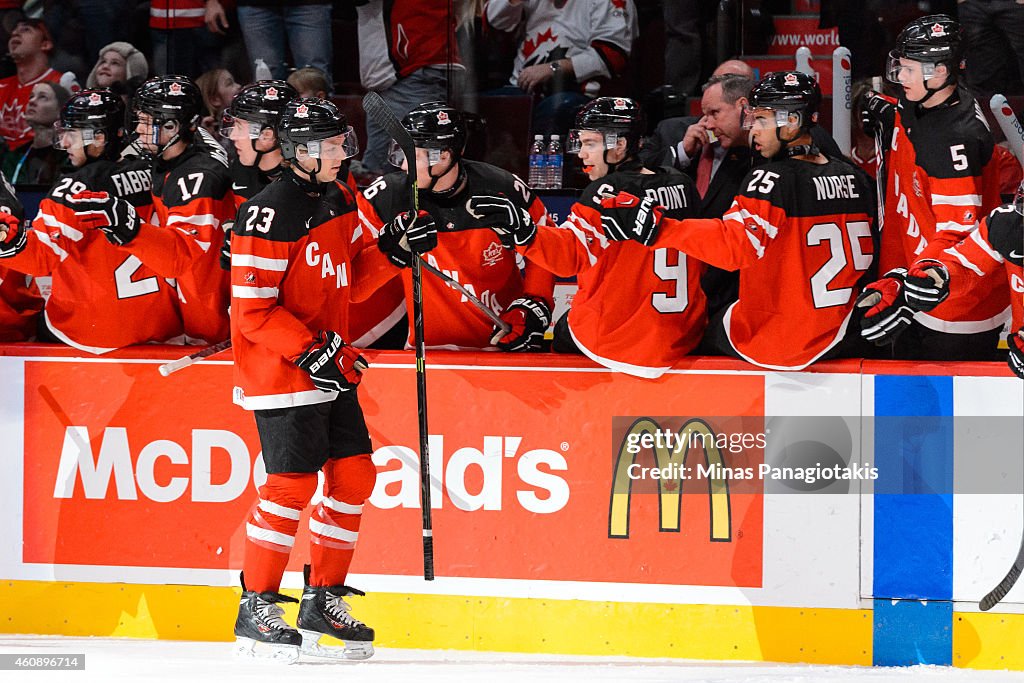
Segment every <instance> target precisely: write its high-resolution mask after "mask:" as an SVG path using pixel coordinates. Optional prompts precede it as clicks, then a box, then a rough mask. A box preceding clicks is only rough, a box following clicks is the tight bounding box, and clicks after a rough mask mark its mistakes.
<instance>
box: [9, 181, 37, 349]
mask: <svg viewBox="0 0 1024 683" xmlns="http://www.w3.org/2000/svg"><path fill="white" fill-rule="evenodd" d="M24 221H25V207H24V206H23V205H22V203H21V200H19V199H18V198H17V196H15V194H14V187H13V186H12V185H11V184H10V183H9V182H8V181H7V178H6V177H5V176H4V174H3V173H0V231H2V232H3V233H4V234H3V236H0V254H2V250H3V249H4V246H3V243H4V242H5V241H7V240H6V237H7V233H8V232H9V231H10V232H12V235H11V237H12V240H13V238H15V237H18V231H22V232H23V230H22V225H23V224H24ZM42 310H43V297H42V295H40V293H39V287H37V286H36V282H35V279H34V278H33V277H32V276H30V275H25V274H24V273H19V272H17V271H15V270H11V269H10V268H8V267H7V266H5V265H4V262H3V260H0V342H21V341H28V340H29V339H34V338H35V336H36V326H37V324H38V318H39V314H40V313H41V312H42Z"/></svg>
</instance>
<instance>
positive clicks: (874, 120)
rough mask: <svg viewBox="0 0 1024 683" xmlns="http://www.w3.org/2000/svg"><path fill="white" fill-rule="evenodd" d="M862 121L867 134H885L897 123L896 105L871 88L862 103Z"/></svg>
mask: <svg viewBox="0 0 1024 683" xmlns="http://www.w3.org/2000/svg"><path fill="white" fill-rule="evenodd" d="M860 122H861V127H862V128H863V129H864V133H865V134H867V135H874V134H875V133H882V134H885V133H886V131H890V130H892V128H893V126H895V125H896V105H894V104H893V103H892V102H890V101H889V100H887V99H885V98H884V97H882V96H881V95H879V94H878V93H876V92H875V91H873V90H869V91H868V92H867V93H865V95H864V99H863V100H862V103H861V109H860Z"/></svg>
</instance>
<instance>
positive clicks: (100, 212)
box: [79, 76, 235, 343]
mask: <svg viewBox="0 0 1024 683" xmlns="http://www.w3.org/2000/svg"><path fill="white" fill-rule="evenodd" d="M201 107H202V97H201V95H200V93H199V89H198V88H197V87H196V85H195V84H194V83H193V82H192V81H190V80H189V79H187V78H185V77H184V76H158V77H156V78H151V79H149V80H148V81H146V82H145V83H143V84H142V85H141V86H140V87H139V89H138V91H136V93H135V99H134V100H133V103H132V113H133V115H132V124H133V126H134V132H135V133H136V134H137V136H138V138H137V140H136V144H138V145H139V146H140V147H142V148H143V149H144V150H145V151H147V152H148V153H149V154H151V155H153V158H154V159H153V163H152V171H153V216H152V218H151V219H150V220H149V221H144V220H139V219H138V218H135V219H133V220H118V219H117V217H118V216H120V215H121V212H122V207H120V206H119V204H120V203H121V202H120V200H119V199H118V198H117V197H115V196H112V195H108V196H105V197H104V196H95V195H93V196H88V197H81V198H80V199H81V200H82V201H81V202H80V204H79V205H80V207H81V209H80V210H81V211H82V212H86V213H89V214H90V215H91V219H90V220H91V221H92V225H93V226H94V227H96V228H98V229H100V230H102V231H103V232H104V233H105V234H106V236H107V239H109V240H110V242H111V243H112V244H115V245H118V246H119V247H120V248H121V249H122V250H123V252H124V253H127V254H134V255H135V256H137V257H138V258H139V259H140V260H141V261H142V262H143V263H145V264H146V265H147V266H148V267H149V268H151V269H152V270H154V271H155V272H157V273H158V274H159V275H160V276H161V277H165V278H174V280H175V282H176V283H177V289H178V298H179V302H180V309H181V317H182V321H183V323H184V327H185V335H186V339H187V341H189V342H193V343H212V342H218V341H223V340H224V339H225V338H227V336H228V313H227V308H228V281H227V273H225V272H224V270H223V269H221V267H220V263H219V259H220V246H221V244H222V243H223V241H224V233H223V227H222V224H223V223H224V221H229V220H231V219H232V218H234V215H235V205H234V201H233V200H232V198H231V179H230V177H229V175H228V168H227V165H228V162H227V156H226V155H225V154H224V150H223V149H222V148H221V147H220V146H219V145H218V144H217V143H216V141H214V140H213V139H212V138H210V137H209V136H208V135H207V136H206V137H205V138H203V137H202V133H203V131H201V129H198V121H199V113H200V110H201Z"/></svg>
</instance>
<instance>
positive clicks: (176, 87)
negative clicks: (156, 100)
mask: <svg viewBox="0 0 1024 683" xmlns="http://www.w3.org/2000/svg"><path fill="white" fill-rule="evenodd" d="M167 94H168V95H184V94H185V93H184V92H183V91H182V89H181V83H171V85H170V87H168V88H167Z"/></svg>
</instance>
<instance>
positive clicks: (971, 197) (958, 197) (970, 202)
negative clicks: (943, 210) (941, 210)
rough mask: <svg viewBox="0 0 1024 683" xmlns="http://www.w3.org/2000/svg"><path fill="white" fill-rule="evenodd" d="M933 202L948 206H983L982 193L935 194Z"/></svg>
mask: <svg viewBox="0 0 1024 683" xmlns="http://www.w3.org/2000/svg"><path fill="white" fill-rule="evenodd" d="M932 204H933V205H934V204H945V205H947V206H981V195H980V194H933V195H932Z"/></svg>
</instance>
